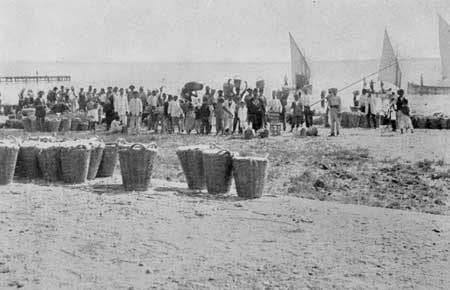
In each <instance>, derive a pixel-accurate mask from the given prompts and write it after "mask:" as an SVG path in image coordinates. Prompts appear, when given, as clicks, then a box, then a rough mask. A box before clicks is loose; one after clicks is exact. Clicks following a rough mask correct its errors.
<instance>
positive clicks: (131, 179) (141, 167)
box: [119, 144, 158, 191]
mask: <svg viewBox="0 0 450 290" xmlns="http://www.w3.org/2000/svg"><path fill="white" fill-rule="evenodd" d="M157 154H158V151H157V149H156V145H155V144H150V145H149V146H145V145H143V144H133V145H131V146H120V149H119V160H120V172H121V174H122V183H123V186H124V187H125V190H136V191H146V190H147V189H148V187H149V186H150V180H151V176H152V171H153V162H154V160H155V157H156V155H157Z"/></svg>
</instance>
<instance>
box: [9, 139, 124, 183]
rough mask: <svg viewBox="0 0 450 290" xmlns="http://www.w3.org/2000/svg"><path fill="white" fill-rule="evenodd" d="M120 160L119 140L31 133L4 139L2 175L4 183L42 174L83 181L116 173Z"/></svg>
mask: <svg viewBox="0 0 450 290" xmlns="http://www.w3.org/2000/svg"><path fill="white" fill-rule="evenodd" d="M105 148H108V150H105ZM16 149H17V150H16ZM16 151H17V152H16ZM14 152H15V153H14ZM104 152H106V154H104ZM14 154H15V155H14ZM117 161H118V147H117V144H114V145H112V143H111V144H109V145H108V146H105V144H104V143H103V142H102V141H100V140H94V139H90V140H56V139H53V138H39V137H35V138H32V137H29V138H28V139H27V140H24V141H22V142H19V141H17V140H14V141H11V140H0V179H2V178H3V184H7V183H10V182H11V181H12V178H13V176H14V175H16V176H17V177H19V178H25V179H32V180H33V179H38V178H39V179H40V178H42V179H44V180H45V181H48V182H57V181H63V182H64V183H70V184H77V183H83V182H85V181H86V180H91V179H94V178H96V177H109V176H112V174H113V172H114V168H115V167H116V164H117ZM102 164H103V167H102ZM11 166H13V167H12V168H11Z"/></svg>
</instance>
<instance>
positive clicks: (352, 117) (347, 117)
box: [341, 112, 382, 128]
mask: <svg viewBox="0 0 450 290" xmlns="http://www.w3.org/2000/svg"><path fill="white" fill-rule="evenodd" d="M375 121H376V124H377V127H378V126H379V125H380V121H382V120H381V119H380V118H379V116H377V117H376V118H375ZM341 126H342V127H343V128H368V127H369V123H368V119H367V115H365V114H363V113H361V112H342V114H341Z"/></svg>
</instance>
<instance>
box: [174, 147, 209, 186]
mask: <svg viewBox="0 0 450 290" xmlns="http://www.w3.org/2000/svg"><path fill="white" fill-rule="evenodd" d="M208 148H209V146H206V145H199V146H183V147H179V148H178V149H177V156H178V159H179V160H180V163H181V168H183V172H184V175H185V176H186V182H187V185H188V187H189V189H192V190H202V189H205V187H206V180H205V169H204V168H203V153H202V151H203V150H206V149H208Z"/></svg>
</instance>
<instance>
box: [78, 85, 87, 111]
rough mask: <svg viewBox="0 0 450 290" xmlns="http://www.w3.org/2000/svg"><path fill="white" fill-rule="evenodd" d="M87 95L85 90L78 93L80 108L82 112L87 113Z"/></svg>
mask: <svg viewBox="0 0 450 290" xmlns="http://www.w3.org/2000/svg"><path fill="white" fill-rule="evenodd" d="M86 104H87V101H86V93H85V92H84V89H83V88H80V92H79V93H78V107H79V108H80V110H82V111H86Z"/></svg>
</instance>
